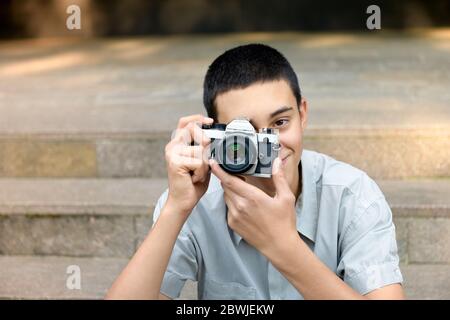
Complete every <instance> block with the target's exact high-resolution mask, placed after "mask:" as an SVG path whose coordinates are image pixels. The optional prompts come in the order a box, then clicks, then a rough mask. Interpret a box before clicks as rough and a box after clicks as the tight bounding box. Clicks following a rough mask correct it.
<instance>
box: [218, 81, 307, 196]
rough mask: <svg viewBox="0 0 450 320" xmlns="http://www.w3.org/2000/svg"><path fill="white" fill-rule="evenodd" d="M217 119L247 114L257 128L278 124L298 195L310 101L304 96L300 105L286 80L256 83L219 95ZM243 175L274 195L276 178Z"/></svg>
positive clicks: (287, 170) (284, 156) (286, 163)
mask: <svg viewBox="0 0 450 320" xmlns="http://www.w3.org/2000/svg"><path fill="white" fill-rule="evenodd" d="M215 102H216V108H217V110H216V111H217V120H218V122H219V123H226V124H228V123H229V122H230V121H232V120H233V119H235V118H237V117H246V118H248V119H249V120H250V122H251V123H252V125H253V126H254V127H255V129H256V130H257V131H259V129H261V128H267V127H272V128H277V129H278V130H279V140H280V144H281V149H280V151H279V155H280V157H281V159H282V160H283V166H284V170H285V176H286V178H287V179H288V182H289V185H290V187H291V190H292V192H293V193H294V194H295V195H298V194H297V192H298V187H299V174H298V164H299V162H300V157H301V154H302V149H303V146H302V140H303V139H302V138H303V131H304V129H305V126H306V120H307V104H306V101H305V100H303V99H302V102H301V104H300V108H298V107H297V101H296V99H295V96H294V94H293V92H292V90H291V88H290V86H289V84H288V83H287V82H286V81H285V80H279V81H271V82H264V83H256V84H252V85H251V86H249V87H247V88H245V89H235V90H230V91H227V92H225V93H223V94H220V95H218V96H217V97H216V101H215ZM242 177H243V179H244V180H245V181H246V182H248V183H250V184H252V185H255V186H257V187H258V188H260V189H262V190H264V191H265V192H266V193H268V194H270V195H274V190H275V188H274V186H273V183H272V179H266V178H256V177H251V176H242Z"/></svg>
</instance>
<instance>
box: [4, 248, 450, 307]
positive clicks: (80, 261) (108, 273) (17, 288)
mask: <svg viewBox="0 0 450 320" xmlns="http://www.w3.org/2000/svg"><path fill="white" fill-rule="evenodd" d="M127 261H128V260H127V259H120V258H74V257H30V256H0V269H1V270H2V272H1V273H0V299H102V298H103V297H104V296H105V294H106V292H107V290H108V288H110V286H111V284H112V283H113V281H114V280H115V279H116V277H117V276H118V275H119V273H120V271H121V270H122V269H123V268H124V267H125V265H126V264H127ZM70 266H77V269H78V268H79V269H78V270H79V275H80V282H79V283H80V289H76V288H74V287H73V282H71V281H70V280H71V279H73V278H71V277H73V275H74V273H73V271H72V269H70ZM68 268H69V269H68ZM72 268H73V267H72ZM401 270H402V273H403V276H404V279H405V283H404V288H405V291H406V295H407V298H409V299H450V265H430V264H428V265H402V266H401ZM68 282H69V286H68V285H67V283H68ZM71 284H72V285H71ZM196 288H197V284H196V283H194V282H187V283H186V286H185V287H184V289H183V291H182V295H181V297H180V299H196V298H197V289H196Z"/></svg>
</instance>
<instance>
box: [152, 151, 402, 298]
mask: <svg viewBox="0 0 450 320" xmlns="http://www.w3.org/2000/svg"><path fill="white" fill-rule="evenodd" d="M299 168H301V170H302V193H301V195H300V196H299V198H298V199H297V202H296V212H297V230H298V232H299V236H300V237H301V238H302V239H303V241H304V242H305V243H306V244H307V245H308V246H309V248H310V249H311V250H312V251H313V252H314V253H315V254H316V256H317V257H318V258H319V259H320V260H321V261H322V262H323V263H324V264H325V265H327V266H328V268H329V269H330V270H332V271H333V272H335V273H336V275H337V276H339V277H340V278H341V279H342V280H343V281H345V282H346V283H347V284H348V285H349V286H351V287H352V288H353V289H355V290H356V291H357V292H359V293H360V294H367V293H369V292H370V291H372V290H374V289H377V288H380V287H383V286H386V285H389V284H393V283H401V282H402V281H403V278H402V275H401V272H400V269H399V258H398V253H397V243H396V237H395V226H394V224H393V221H392V213H391V209H390V208H389V205H388V203H387V202H386V199H385V198H384V196H383V193H382V192H381V191H380V189H379V188H378V186H377V185H376V183H375V182H374V181H373V180H372V179H371V178H369V177H368V176H367V174H365V173H364V172H362V171H361V170H359V169H356V168H354V167H352V166H350V165H348V164H345V163H343V162H340V161H337V160H335V159H333V158H331V157H328V156H326V155H324V154H321V153H317V152H313V151H308V150H304V151H303V153H302V157H301V166H299ZM166 199H167V190H166V192H164V193H163V194H162V196H161V197H160V199H159V200H158V203H157V205H156V208H155V212H154V215H153V217H154V221H156V219H157V218H158V216H159V213H160V210H161V208H162V206H163V205H164V203H165V201H166ZM187 279H190V280H193V281H198V297H199V299H303V297H302V295H301V293H300V292H298V291H297V290H296V289H295V287H293V286H292V284H291V283H290V282H289V281H287V280H286V278H285V277H284V276H283V275H282V274H281V273H280V272H278V270H277V269H276V268H274V267H273V266H272V264H271V263H270V262H269V261H268V260H267V258H266V257H265V256H263V255H262V254H261V253H260V252H259V251H258V250H256V249H255V248H254V247H252V246H251V245H249V244H248V243H247V242H246V241H245V240H244V239H242V238H241V236H240V235H239V234H237V233H236V232H234V231H233V230H232V229H231V228H230V227H229V226H228V224H227V208H226V205H225V201H224V198H223V189H222V187H221V185H220V181H219V180H218V179H217V178H216V177H215V176H214V175H211V181H210V184H209V188H208V191H207V192H206V193H205V195H204V196H203V197H202V198H201V199H200V201H199V202H198V204H197V205H196V207H195V208H194V210H193V211H192V213H191V215H190V216H189V218H188V219H187V221H186V223H185V224H184V226H183V228H182V230H181V232H180V234H179V236H178V239H177V240H176V243H175V246H174V249H173V252H172V255H171V258H170V261H169V265H168V267H167V270H166V272H165V275H164V279H163V282H162V286H161V292H162V293H163V294H165V295H167V296H169V297H171V298H177V297H179V294H180V291H181V289H182V288H183V285H184V283H185V281H186V280H187Z"/></svg>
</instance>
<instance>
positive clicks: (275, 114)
mask: <svg viewBox="0 0 450 320" xmlns="http://www.w3.org/2000/svg"><path fill="white" fill-rule="evenodd" d="M290 110H292V107H289V106H282V107H280V108H278V109H277V110H275V111H274V112H272V113H271V114H270V115H269V119H272V118H273V117H275V116H277V115H279V114H280V113H283V112H286V111H290ZM250 123H251V124H252V126H253V127H255V128H256V126H255V123H254V122H253V120H251V119H250Z"/></svg>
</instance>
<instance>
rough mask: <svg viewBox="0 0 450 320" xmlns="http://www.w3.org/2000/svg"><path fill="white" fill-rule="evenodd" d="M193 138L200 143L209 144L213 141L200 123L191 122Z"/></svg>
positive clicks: (190, 128)
mask: <svg viewBox="0 0 450 320" xmlns="http://www.w3.org/2000/svg"><path fill="white" fill-rule="evenodd" d="M189 132H190V133H191V137H192V140H191V141H194V142H195V143H196V144H198V145H202V146H207V145H208V144H210V143H211V139H210V138H209V137H208V136H207V135H206V134H205V133H204V132H203V130H202V128H201V124H200V123H198V122H197V123H196V122H191V124H190V126H189Z"/></svg>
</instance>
